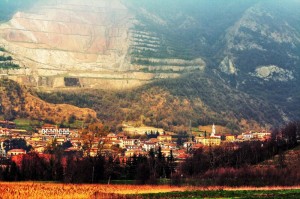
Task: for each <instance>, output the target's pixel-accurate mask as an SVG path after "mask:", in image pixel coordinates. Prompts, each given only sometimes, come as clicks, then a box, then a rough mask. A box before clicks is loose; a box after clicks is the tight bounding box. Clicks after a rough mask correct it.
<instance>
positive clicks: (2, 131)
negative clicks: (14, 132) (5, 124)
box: [0, 128, 11, 136]
mask: <svg viewBox="0 0 300 199" xmlns="http://www.w3.org/2000/svg"><path fill="white" fill-rule="evenodd" d="M10 133H11V131H10V129H8V128H0V136H8V135H10Z"/></svg>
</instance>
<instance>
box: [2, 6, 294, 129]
mask: <svg viewBox="0 0 300 199" xmlns="http://www.w3.org/2000/svg"><path fill="white" fill-rule="evenodd" d="M4 2H6V3H4ZM21 2H23V4H24V2H27V4H26V3H25V4H26V7H24V5H21V4H20V2H19V4H16V3H15V4H14V5H11V4H12V2H11V1H1V3H2V4H3V5H4V4H5V5H4V6H6V7H9V6H10V8H11V9H8V10H10V12H9V13H7V14H6V15H5V16H3V17H2V18H3V19H2V20H5V22H3V23H2V24H1V25H0V44H1V46H0V47H1V48H2V49H4V50H5V51H4V50H3V53H2V54H3V55H2V56H5V57H8V56H11V57H13V61H14V63H16V64H18V65H19V66H20V69H11V70H7V69H6V70H2V71H1V73H3V74H8V76H9V78H11V79H14V80H16V81H17V82H19V83H21V84H25V85H27V86H32V87H36V88H38V89H39V90H40V91H42V92H39V93H38V94H37V95H38V96H40V97H42V98H43V99H45V100H47V101H49V102H60V103H62V102H63V101H62V100H66V102H69V103H72V104H74V105H78V106H82V107H93V108H94V109H95V110H96V111H97V113H98V116H100V118H101V119H104V120H106V121H107V122H109V121H112V120H118V121H122V120H124V118H127V119H128V120H129V119H132V120H139V119H140V118H141V117H145V121H144V122H146V123H147V124H149V125H150V124H152V125H158V123H159V121H160V122H161V124H160V126H172V128H173V127H174V128H175V127H178V126H181V125H183V126H188V123H189V120H191V121H192V122H193V125H194V126H196V125H198V124H201V123H209V122H218V123H222V124H224V125H226V124H228V125H229V126H235V128H236V127H237V126H242V125H243V124H244V122H243V121H244V120H246V121H248V123H247V122H246V123H247V125H249V124H250V123H252V122H251V121H253V122H254V123H256V124H261V125H270V124H271V125H280V124H282V123H284V122H286V121H289V120H295V119H299V114H300V111H299V110H300V107H299V103H298V102H299V100H300V97H299V96H300V90H299V88H298V85H299V83H300V82H299V81H300V79H299V75H300V70H299V64H300V61H299V55H300V25H299V24H300V23H299V22H300V14H299V12H298V10H299V8H300V2H299V1H298V0H287V1H280V0H272V1H271V0H243V1H242V2H241V1H238V0H228V1H219V0H186V1H179V0H164V1H158V0H152V1H149V0H139V1H134V0H111V1H107V0H86V1H80V0H65V1H56V0H48V1H45V0H38V1H34V2H32V1H29V0H26V1H21ZM10 16H11V17H10ZM9 18H11V19H9ZM70 88H72V91H70V90H69V89H70ZM76 88H78V89H79V91H76ZM82 88H84V89H82ZM74 89H75V91H73V90H74ZM89 89H102V90H101V91H99V90H97V91H94V90H89ZM45 90H46V91H48V90H51V91H53V92H54V93H47V92H43V91H45ZM82 90H84V91H85V92H82ZM111 90H114V91H111ZM56 91H59V93H56ZM101 95H103V96H101ZM152 95H153V96H156V97H157V98H156V97H154V99H151V97H147V96H152ZM57 96H59V97H60V98H59V99H58V98H57ZM71 96H72V97H73V98H72V97H71ZM85 98H87V99H85ZM146 99H147V100H146ZM160 100H161V101H160ZM89 101H90V102H89ZM163 102H164V103H163ZM156 103H158V104H156ZM158 105H160V106H158ZM176 107H178V108H176ZM161 112H163V113H164V114H162V113H161ZM158 120H159V121H158ZM247 125H246V126H247Z"/></svg>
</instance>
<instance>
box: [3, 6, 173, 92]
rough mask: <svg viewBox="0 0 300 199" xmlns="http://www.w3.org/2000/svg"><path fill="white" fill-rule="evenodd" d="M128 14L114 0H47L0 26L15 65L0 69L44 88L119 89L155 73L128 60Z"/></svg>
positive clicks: (170, 75) (156, 76) (20, 12)
mask: <svg viewBox="0 0 300 199" xmlns="http://www.w3.org/2000/svg"><path fill="white" fill-rule="evenodd" d="M133 22H134V16H133V15H132V14H131V13H130V12H129V10H128V9H127V8H126V7H125V6H124V5H123V4H122V3H121V2H120V1H119V0H109V1H107V0H85V1H82V0H48V1H38V2H37V3H36V4H35V5H34V6H33V7H32V8H30V9H29V10H26V11H19V12H17V13H15V14H14V16H13V17H12V19H11V20H10V21H8V22H7V23H4V24H1V26H0V43H1V45H2V46H3V47H4V48H5V49H6V50H7V51H8V52H9V53H10V54H11V55H12V56H13V57H14V59H15V62H17V63H18V64H19V65H20V66H21V69H20V70H9V71H2V72H5V73H7V74H8V75H9V77H10V78H11V79H14V80H16V81H18V82H20V83H23V84H27V85H31V86H38V87H49V88H63V87H66V86H71V87H89V88H104V89H110V88H113V89H123V88H131V87H136V86H140V85H143V84H144V83H146V82H148V81H151V80H152V79H154V78H161V77H173V76H177V75H176V74H168V75H161V74H160V75H157V74H151V73H144V72H142V71H139V69H138V68H137V67H136V66H133V65H131V64H130V55H129V53H128V52H129V47H130V42H131V31H130V30H131V27H132V24H133Z"/></svg>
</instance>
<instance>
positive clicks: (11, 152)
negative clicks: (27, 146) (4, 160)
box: [7, 149, 26, 157]
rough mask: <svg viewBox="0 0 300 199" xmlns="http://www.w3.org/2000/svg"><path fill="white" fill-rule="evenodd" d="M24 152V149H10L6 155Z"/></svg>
mask: <svg viewBox="0 0 300 199" xmlns="http://www.w3.org/2000/svg"><path fill="white" fill-rule="evenodd" d="M23 154H26V151H25V150H24V149H11V150H9V151H8V152H7V157H12V156H17V155H23Z"/></svg>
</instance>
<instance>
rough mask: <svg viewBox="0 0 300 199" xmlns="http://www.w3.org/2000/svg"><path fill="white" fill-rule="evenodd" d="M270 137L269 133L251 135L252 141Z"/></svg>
mask: <svg viewBox="0 0 300 199" xmlns="http://www.w3.org/2000/svg"><path fill="white" fill-rule="evenodd" d="M270 137H271V133H267V132H254V133H253V139H258V140H263V139H266V138H270Z"/></svg>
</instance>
